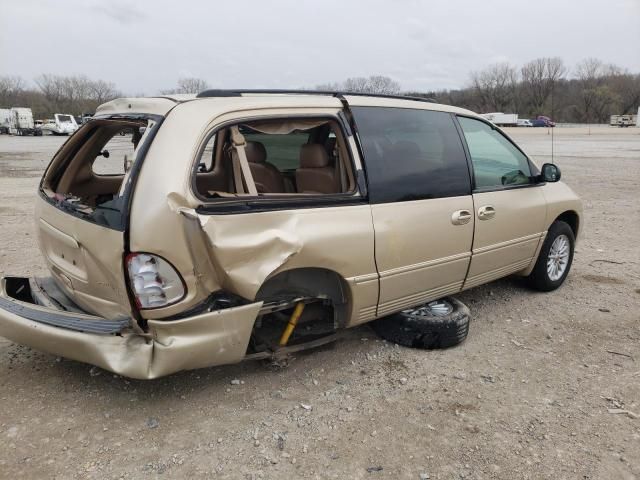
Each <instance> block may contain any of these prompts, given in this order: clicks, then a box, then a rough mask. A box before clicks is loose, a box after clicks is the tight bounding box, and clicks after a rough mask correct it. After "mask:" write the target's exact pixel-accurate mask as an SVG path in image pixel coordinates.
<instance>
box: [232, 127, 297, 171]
mask: <svg viewBox="0 0 640 480" xmlns="http://www.w3.org/2000/svg"><path fill="white" fill-rule="evenodd" d="M240 131H241V132H242V134H243V135H244V138H245V140H246V141H248V142H259V143H261V144H262V145H264V148H265V150H266V151H267V160H268V161H269V163H271V164H273V165H275V166H276V167H277V168H278V170H280V171H281V172H282V171H286V170H295V169H296V168H298V166H299V165H300V148H301V147H302V145H303V144H305V143H307V142H308V140H309V132H292V133H287V134H284V135H282V134H275V135H274V134H268V133H259V132H256V131H255V130H251V129H249V128H247V127H244V128H241V130H240Z"/></svg>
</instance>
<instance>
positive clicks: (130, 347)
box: [0, 278, 262, 379]
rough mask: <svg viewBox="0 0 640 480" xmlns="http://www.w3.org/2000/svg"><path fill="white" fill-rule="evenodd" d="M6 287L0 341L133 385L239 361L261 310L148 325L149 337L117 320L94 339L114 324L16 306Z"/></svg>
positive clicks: (0, 286)
mask: <svg viewBox="0 0 640 480" xmlns="http://www.w3.org/2000/svg"><path fill="white" fill-rule="evenodd" d="M6 285H7V279H6V278H2V279H0V336H2V337H5V338H7V339H9V340H11V341H13V342H16V343H19V344H21V345H27V346H30V347H32V348H34V349H36V350H41V351H44V352H48V353H51V354H54V355H58V356H61V357H65V358H69V359H72V360H77V361H81V362H86V363H90V364H92V365H97V366H98V367H101V368H104V369H105V370H109V371H111V372H114V373H117V374H119V375H123V376H126V377H131V378H137V379H152V378H158V377H162V376H164V375H169V374H171V373H175V372H178V371H181V370H191V369H195V368H202V367H210V366H214V365H222V364H229V363H236V362H239V361H241V360H242V359H243V358H244V357H245V354H246V351H247V345H248V343H249V338H250V336H251V331H252V329H253V324H254V322H255V319H256V317H257V316H258V313H259V312H260V308H261V307H262V302H257V303H251V304H248V305H243V306H240V307H234V308H228V309H224V310H217V311H213V312H207V313H203V314H199V315H195V316H193V317H189V318H183V319H180V320H170V321H163V320H149V321H148V326H149V331H148V333H138V332H136V331H135V330H134V329H132V328H128V327H127V326H126V325H127V322H122V321H121V320H116V321H115V322H121V324H122V327H123V328H122V329H121V330H120V331H119V332H118V333H94V332H96V331H100V325H101V324H104V325H106V324H107V323H109V322H111V323H113V322H114V321H113V320H105V319H101V318H99V317H95V316H92V315H85V314H80V313H74V312H68V311H64V310H58V309H54V308H51V307H44V306H41V305H37V304H35V303H32V302H29V301H24V299H22V300H18V299H17V298H14V297H12V296H11V295H9V293H7V288H6ZM21 298H22V297H21ZM83 324H86V325H87V327H86V328H83V326H82V325H83Z"/></svg>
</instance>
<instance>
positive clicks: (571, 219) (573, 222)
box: [554, 210, 580, 238]
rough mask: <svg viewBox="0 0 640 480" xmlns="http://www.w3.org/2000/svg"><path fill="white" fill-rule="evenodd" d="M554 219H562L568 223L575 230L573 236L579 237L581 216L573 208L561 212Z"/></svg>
mask: <svg viewBox="0 0 640 480" xmlns="http://www.w3.org/2000/svg"><path fill="white" fill-rule="evenodd" d="M554 221H556V222H557V221H561V222H564V223H566V224H567V225H569V226H570V227H571V230H573V236H574V237H575V238H578V229H579V228H580V217H578V214H577V213H576V212H574V211H573V210H568V211H566V212H564V213H562V214H560V215H559V216H558V217H557V218H556V219H555V220H554Z"/></svg>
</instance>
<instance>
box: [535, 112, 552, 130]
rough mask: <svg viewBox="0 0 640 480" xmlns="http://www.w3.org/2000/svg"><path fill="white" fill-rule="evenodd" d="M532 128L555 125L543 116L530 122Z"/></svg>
mask: <svg viewBox="0 0 640 480" xmlns="http://www.w3.org/2000/svg"><path fill="white" fill-rule="evenodd" d="M531 126H532V127H555V126H556V124H555V123H554V122H553V121H552V120H551V119H550V118H549V117H546V116H544V115H538V116H537V117H536V118H535V119H533V120H531Z"/></svg>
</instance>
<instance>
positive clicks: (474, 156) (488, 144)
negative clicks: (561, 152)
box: [458, 117, 531, 189]
mask: <svg viewBox="0 0 640 480" xmlns="http://www.w3.org/2000/svg"><path fill="white" fill-rule="evenodd" d="M458 120H459V122H460V126H461V127H462V131H463V132H464V136H465V139H466V140H467V145H468V147H469V153H470V155H471V162H472V163H473V173H474V177H475V183H476V189H491V188H492V187H503V186H512V185H527V184H529V183H531V169H530V167H529V162H528V160H527V157H526V156H525V155H524V154H523V153H522V152H521V151H520V150H518V149H517V148H516V147H515V146H514V145H513V144H512V143H511V142H510V141H509V140H508V139H507V138H506V137H504V136H503V135H502V134H501V133H500V132H499V131H498V130H494V129H493V128H491V126H490V125H487V124H486V123H484V122H481V121H479V120H474V119H472V118H466V117H458Z"/></svg>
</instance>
